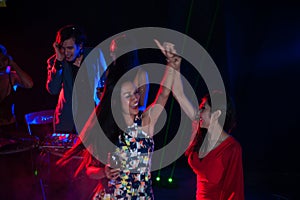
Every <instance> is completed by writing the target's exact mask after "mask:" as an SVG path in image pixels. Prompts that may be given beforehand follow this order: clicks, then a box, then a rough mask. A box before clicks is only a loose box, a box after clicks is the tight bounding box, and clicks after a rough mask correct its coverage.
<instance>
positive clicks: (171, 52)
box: [144, 40, 181, 128]
mask: <svg viewBox="0 0 300 200" xmlns="http://www.w3.org/2000/svg"><path fill="white" fill-rule="evenodd" d="M155 42H156V43H157V45H158V46H159V47H161V48H163V47H162V46H161V45H160V43H159V42H158V41H157V40H155ZM168 44H171V43H168ZM162 52H163V54H164V55H165V56H166V57H167V61H168V63H167V66H166V71H165V74H164V76H163V79H162V81H161V84H160V88H159V90H158V93H157V95H156V98H155V100H154V102H153V103H152V104H151V105H150V106H149V107H148V108H147V111H146V113H144V116H146V118H147V116H149V120H150V121H149V122H150V123H149V124H150V127H152V128H153V127H154V126H155V124H156V122H157V120H158V117H159V116H160V114H161V112H162V111H163V109H164V106H165V104H166V102H167V100H168V98H169V95H170V92H171V88H172V85H173V81H174V75H175V71H176V69H177V68H179V66H180V64H181V58H180V57H179V56H178V55H176V54H175V53H176V51H175V49H174V45H173V48H172V49H163V50H162Z"/></svg>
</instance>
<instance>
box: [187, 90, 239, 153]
mask: <svg viewBox="0 0 300 200" xmlns="http://www.w3.org/2000/svg"><path fill="white" fill-rule="evenodd" d="M212 99H213V103H214V105H213V106H212ZM224 99H225V100H226V105H225V104H224ZM205 101H206V102H207V104H208V105H209V106H210V107H211V112H215V111H217V110H220V111H221V115H220V117H219V119H218V121H219V123H220V124H224V125H223V129H224V130H225V131H226V132H227V133H231V131H232V130H233V128H234V127H235V126H236V111H235V105H234V103H233V100H232V99H231V97H230V96H229V95H227V94H224V93H223V92H221V91H218V90H214V91H212V93H211V94H206V95H205V96H204V97H203V98H202V100H201V103H200V105H201V104H202V103H203V102H205ZM200 105H199V106H200ZM199 109H200V108H199ZM192 132H193V134H192V141H191V143H190V145H189V147H188V149H187V150H186V152H185V155H186V156H188V155H189V154H190V153H191V152H198V151H199V150H200V147H201V144H202V142H203V140H204V138H205V135H206V133H207V129H205V128H201V127H200V126H199V122H198V121H193V124H192Z"/></svg>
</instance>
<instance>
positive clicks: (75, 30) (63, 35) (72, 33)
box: [56, 24, 86, 45]
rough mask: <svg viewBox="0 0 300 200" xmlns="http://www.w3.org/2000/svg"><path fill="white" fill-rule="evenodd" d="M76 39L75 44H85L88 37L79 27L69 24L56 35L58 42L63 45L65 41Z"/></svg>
mask: <svg viewBox="0 0 300 200" xmlns="http://www.w3.org/2000/svg"><path fill="white" fill-rule="evenodd" d="M70 38H74V40H75V44H77V45H79V44H83V45H84V44H85V42H86V35H85V33H84V31H83V30H82V29H81V28H80V27H79V26H77V25H73V24H68V25H65V26H63V27H62V28H60V29H59V30H58V31H57V33H56V42H57V43H58V44H60V45H61V44H62V43H63V42H64V41H65V40H67V39H70Z"/></svg>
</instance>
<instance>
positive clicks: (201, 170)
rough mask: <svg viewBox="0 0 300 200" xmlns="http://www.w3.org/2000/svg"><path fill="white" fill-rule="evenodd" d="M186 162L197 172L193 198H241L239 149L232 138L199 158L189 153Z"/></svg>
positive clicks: (239, 199) (240, 158) (242, 185)
mask: <svg viewBox="0 0 300 200" xmlns="http://www.w3.org/2000/svg"><path fill="white" fill-rule="evenodd" d="M188 162H189V165H190V166H191V168H192V169H193V171H194V172H195V173H196V175H197V193H196V197H197V200H199V199H201V200H228V199H230V200H244V176H243V165H242V148H241V146H240V144H239V143H238V142H237V141H236V140H235V139H234V138H233V137H228V138H227V139H226V140H224V141H223V142H222V143H221V144H220V145H219V146H218V147H216V148H215V149H213V150H212V151H211V152H209V153H208V154H207V155H206V156H205V157H204V158H203V159H200V158H199V156H198V152H192V153H191V154H190V155H189V158H188Z"/></svg>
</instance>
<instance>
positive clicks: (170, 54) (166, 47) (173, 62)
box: [154, 39, 181, 71]
mask: <svg viewBox="0 0 300 200" xmlns="http://www.w3.org/2000/svg"><path fill="white" fill-rule="evenodd" d="M154 42H155V43H156V45H157V46H158V48H159V49H160V50H161V52H162V53H163V54H164V55H165V56H166V58H167V62H168V64H167V65H168V66H170V67H172V68H174V69H175V70H177V71H179V70H180V64H181V57H180V56H179V55H178V54H177V52H176V49H175V48H174V47H175V45H174V44H172V43H170V42H164V43H163V45H161V44H160V42H159V41H158V40H156V39H154Z"/></svg>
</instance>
